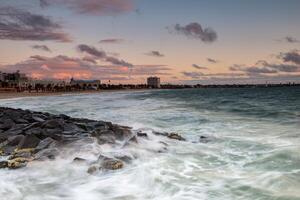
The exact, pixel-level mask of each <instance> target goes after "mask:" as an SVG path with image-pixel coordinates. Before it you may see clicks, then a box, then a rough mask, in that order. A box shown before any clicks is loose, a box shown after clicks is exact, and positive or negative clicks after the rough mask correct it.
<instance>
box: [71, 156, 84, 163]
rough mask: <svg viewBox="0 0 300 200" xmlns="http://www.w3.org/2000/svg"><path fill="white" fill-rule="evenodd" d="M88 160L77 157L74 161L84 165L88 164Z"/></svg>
mask: <svg viewBox="0 0 300 200" xmlns="http://www.w3.org/2000/svg"><path fill="white" fill-rule="evenodd" d="M86 161H87V160H86V159H84V158H79V157H75V158H74V159H73V162H74V163H84V162H86Z"/></svg>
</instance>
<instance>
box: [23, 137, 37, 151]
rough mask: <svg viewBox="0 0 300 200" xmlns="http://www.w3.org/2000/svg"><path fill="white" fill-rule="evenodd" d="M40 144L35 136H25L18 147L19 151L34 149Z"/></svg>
mask: <svg viewBox="0 0 300 200" xmlns="http://www.w3.org/2000/svg"><path fill="white" fill-rule="evenodd" d="M39 143H40V139H39V138H37V137H36V136H35V135H26V136H25V137H24V138H23V139H22V140H21V142H20V143H19V145H18V148H19V149H27V148H35V147H36V146H38V144H39Z"/></svg>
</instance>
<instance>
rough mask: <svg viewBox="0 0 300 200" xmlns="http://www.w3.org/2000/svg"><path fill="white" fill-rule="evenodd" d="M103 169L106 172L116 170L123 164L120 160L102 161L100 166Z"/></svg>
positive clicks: (108, 159)
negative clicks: (106, 170)
mask: <svg viewBox="0 0 300 200" xmlns="http://www.w3.org/2000/svg"><path fill="white" fill-rule="evenodd" d="M101 166H102V167H103V168H104V169H108V170H117V169H121V168H123V166H124V164H123V162H122V161H120V160H116V159H113V158H107V159H104V161H103V162H102V165H101Z"/></svg>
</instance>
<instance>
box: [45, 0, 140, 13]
mask: <svg viewBox="0 0 300 200" xmlns="http://www.w3.org/2000/svg"><path fill="white" fill-rule="evenodd" d="M40 5H41V7H43V8H45V7H48V6H51V5H56V6H65V7H66V8H68V9H70V10H72V11H74V12H75V13H79V14H86V15H118V14H122V13H127V12H130V11H134V4H133V0H40Z"/></svg>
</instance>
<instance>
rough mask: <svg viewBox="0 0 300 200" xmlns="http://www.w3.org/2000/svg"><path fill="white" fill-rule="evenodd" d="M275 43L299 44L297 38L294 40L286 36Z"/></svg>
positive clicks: (299, 41)
mask: <svg viewBox="0 0 300 200" xmlns="http://www.w3.org/2000/svg"><path fill="white" fill-rule="evenodd" d="M277 41H279V42H287V43H300V40H298V39H297V38H294V37H292V36H286V37H284V38H282V39H278V40H277Z"/></svg>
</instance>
